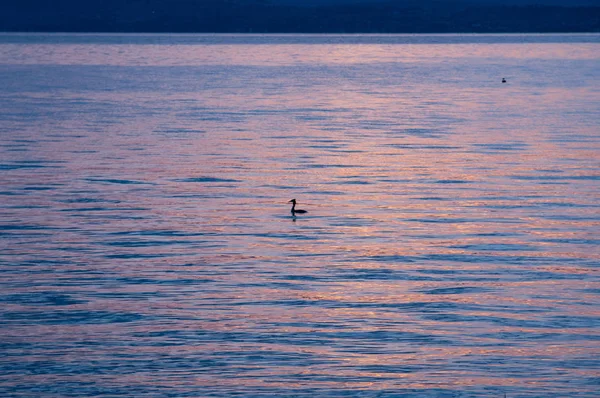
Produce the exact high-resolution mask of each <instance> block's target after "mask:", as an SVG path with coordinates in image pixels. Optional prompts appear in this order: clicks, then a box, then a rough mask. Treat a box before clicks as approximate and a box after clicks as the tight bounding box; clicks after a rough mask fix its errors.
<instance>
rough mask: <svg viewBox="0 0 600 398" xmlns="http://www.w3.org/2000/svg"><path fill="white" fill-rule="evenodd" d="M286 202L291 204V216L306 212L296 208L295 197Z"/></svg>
mask: <svg viewBox="0 0 600 398" xmlns="http://www.w3.org/2000/svg"><path fill="white" fill-rule="evenodd" d="M288 203H291V204H292V210H291V212H292V216H295V215H296V214H304V213H308V212H307V211H306V210H301V209H296V199H292V200H290V201H289V202H288Z"/></svg>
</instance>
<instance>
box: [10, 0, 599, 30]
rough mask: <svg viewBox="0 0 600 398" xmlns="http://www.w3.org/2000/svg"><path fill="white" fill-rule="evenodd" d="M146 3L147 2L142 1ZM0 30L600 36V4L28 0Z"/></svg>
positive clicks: (14, 7) (13, 9)
mask: <svg viewBox="0 0 600 398" xmlns="http://www.w3.org/2000/svg"><path fill="white" fill-rule="evenodd" d="M141 4H143V7H141V6H140V5H141ZM0 31H5V32H65V33H86V32H89V33H92V32H93V33H257V34H260V33H290V34H310V33H313V34H343V33H346V34H442V33H457V34H459V33H465V34H466V33H473V34H477V33H479V34H485V33H498V34H506V33H597V32H600V6H550V5H537V6H534V5H522V6H514V5H506V6H503V5H473V4H471V5H465V4H461V5H459V4H458V3H454V2H450V3H443V4H435V5H434V3H430V2H427V1H423V3H422V4H421V5H412V6H408V5H394V4H385V3H383V4H382V3H376V4H360V5H344V6H335V7H333V6H315V7H294V6H283V5H277V6H276V5H271V4H268V3H248V2H241V1H235V2H234V1H224V0H203V1H199V2H193V1H188V0H173V1H171V2H169V3H168V4H165V2H164V1H162V0H146V1H145V2H143V3H129V2H122V1H118V0H105V1H103V2H97V1H91V2H86V3H85V4H82V2H78V1H76V0H57V1H55V2H52V4H44V2H40V1H37V0H23V1H20V2H18V3H17V4H10V5H8V4H4V5H0Z"/></svg>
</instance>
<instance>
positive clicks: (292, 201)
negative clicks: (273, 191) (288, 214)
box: [288, 199, 296, 203]
mask: <svg viewBox="0 0 600 398" xmlns="http://www.w3.org/2000/svg"><path fill="white" fill-rule="evenodd" d="M288 203H296V199H292V200H290V201H289V202H288Z"/></svg>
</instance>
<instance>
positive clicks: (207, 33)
mask: <svg viewBox="0 0 600 398" xmlns="http://www.w3.org/2000/svg"><path fill="white" fill-rule="evenodd" d="M0 34H7V35H10V34H15V35H18V34H31V35H48V34H50V35H52V34H56V35H107V36H108V35H139V34H143V35H180V36H191V35H196V36H198V35H205V36H298V35H303V36H453V35H472V36H475V35H479V36H509V35H527V36H536V35H537V36H547V35H600V31H591V32H577V31H575V32H561V31H557V32H438V33H436V32H429V33H424V32H415V33H410V32H405V33H373V32H369V33H366V32H365V33H361V32H345V33H336V32H320V33H315V32H310V33H309V32H279V33H278V32H263V33H261V32H151V31H140V32H105V31H76V32H75V31H73V32H72V31H43V30H42V31H13V30H8V31H0Z"/></svg>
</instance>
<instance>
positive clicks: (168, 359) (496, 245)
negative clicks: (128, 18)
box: [0, 35, 600, 398]
mask: <svg viewBox="0 0 600 398" xmlns="http://www.w3.org/2000/svg"><path fill="white" fill-rule="evenodd" d="M19 37H20V39H19V42H18V43H14V40H13V39H11V38H10V37H8V38H7V37H4V36H0V39H2V40H4V42H5V43H8V44H2V40H0V51H9V52H10V53H11V54H13V55H14V56H15V57H14V60H15V62H12V63H11V61H10V59H9V60H8V61H7V60H6V59H3V60H2V61H0V120H3V121H4V122H3V123H2V125H1V126H0V198H1V201H0V245H1V246H2V247H1V252H0V304H1V306H0V332H1V333H2V339H1V342H0V349H1V350H2V355H0V375H1V376H0V395H2V396H14V397H21V396H23V397H25V396H44V397H68V396H78V397H80V396H116V395H130V396H153V397H159V396H165V397H168V396H177V397H186V396H189V397H198V396H203V397H225V396H227V397H229V396H245V397H267V396H294V397H298V396H306V397H309V396H310V397H313V396H319V397H342V396H347V397H483V396H485V397H498V398H501V397H503V396H504V394H506V396H507V397H516V396H519V397H549V396H569V397H586V398H591V397H597V391H598V384H599V383H600V379H599V377H598V370H599V369H600V360H599V359H598V358H600V350H599V349H598V347H599V340H600V332H599V331H600V316H599V315H600V313H599V308H600V278H599V276H598V275H599V274H598V265H599V260H600V252H599V250H598V243H599V239H598V238H597V236H598V231H599V228H598V227H599V225H600V224H599V223H600V218H599V216H598V215H599V214H600V213H599V210H600V204H599V203H598V197H599V193H600V190H599V185H598V180H599V178H600V173H599V171H598V170H599V168H598V166H599V165H598V153H599V150H600V147H599V146H600V141H599V137H598V129H597V120H599V119H600V109H599V108H598V103H599V101H598V100H599V98H598V90H597V89H596V88H595V87H596V82H597V81H598V78H599V77H600V76H599V70H600V69H599V68H597V65H598V54H600V51H596V50H597V49H598V43H599V42H600V40H599V39H598V36H597V35H590V36H585V43H578V42H576V41H575V42H573V40H572V38H568V39H564V40H563V39H561V36H553V39H552V40H550V39H549V38H548V37H545V38H544V40H545V41H544V46H538V47H536V51H534V52H532V53H528V51H527V48H528V47H529V46H531V44H530V43H528V42H527V40H525V41H524V42H519V39H518V38H515V37H512V38H511V37H509V36H507V37H505V38H504V39H503V40H504V41H508V43H505V42H504V41H503V44H502V46H498V45H497V44H495V43H488V42H478V41H477V40H472V39H468V38H467V39H465V42H464V43H454V42H453V43H438V42H436V41H435V40H434V41H433V42H431V43H427V42H424V43H419V46H420V47H419V48H418V49H416V50H415V48H414V47H411V46H413V44H406V43H402V42H400V43H391V44H390V43H389V39H386V40H387V41H385V42H383V43H382V44H378V42H377V40H376V38H372V37H371V38H369V42H368V43H366V44H365V43H363V44H361V45H356V46H352V45H349V44H348V43H346V42H344V43H320V44H310V43H307V42H306V41H310V40H309V39H310V38H306V37H305V38H303V39H302V43H299V44H298V43H294V40H295V39H289V40H291V41H289V42H285V40H288V39H285V37H284V38H282V37H276V38H273V40H274V42H273V43H275V44H273V45H271V44H269V40H268V38H262V39H261V41H260V43H259V44H256V43H254V42H252V40H255V39H249V40H250V42H248V43H244V41H243V40H242V39H238V40H237V41H236V42H235V43H233V44H232V43H220V42H219V40H222V38H219V37H216V38H214V40H215V42H214V43H209V44H206V43H204V42H202V43H186V44H181V43H179V42H178V40H179V41H180V40H181V38H174V39H173V40H174V41H173V42H169V39H168V38H165V37H162V38H161V44H160V45H148V46H147V47H144V40H156V38H153V37H146V36H140V37H137V38H136V39H135V40H136V43H135V44H132V45H131V46H132V49H131V51H132V53H130V54H129V55H128V57H132V56H133V55H131V54H137V56H140V57H146V58H144V60H143V62H140V64H139V65H143V66H139V65H138V66H136V65H129V64H127V65H122V64H121V63H122V60H121V59H120V58H119V55H118V54H119V53H120V52H122V51H126V49H125V48H124V47H122V44H115V43H111V42H110V40H108V41H107V39H93V36H92V38H91V39H89V42H86V40H88V39H86V38H85V37H84V38H81V37H79V38H78V37H75V38H72V39H70V40H71V41H74V42H76V43H77V45H78V46H82V47H84V48H85V49H86V51H88V52H89V53H90V54H91V55H90V57H92V56H98V54H102V52H103V51H106V54H108V55H107V57H109V58H108V59H107V60H106V61H105V64H102V63H98V62H96V63H93V64H90V62H88V61H89V59H88V60H86V61H85V62H81V60H80V58H79V56H78V57H75V58H73V59H71V61H69V59H70V58H68V57H69V56H70V54H71V51H72V50H73V49H72V48H71V47H70V45H69V44H65V43H62V44H61V43H53V42H52V39H51V38H47V37H43V36H31V38H29V39H27V40H25V39H24V38H23V37H21V36H19ZM61 37H62V36H61ZM48 40H50V42H48ZM61 40H62V39H61ZM123 40H125V39H123ZM203 40H204V41H206V40H208V39H207V38H203ZM240 40H241V42H239V41H240ZM282 40H283V41H284V43H281V41H282ZM345 40H346V39H345ZM456 40H458V39H456ZM548 40H550V42H549V43H547V41H548ZM121 41H122V40H119V42H121ZM138 41H141V42H142V43H138ZM265 41H266V42H265ZM40 43H43V45H44V46H45V47H44V49H45V50H49V49H50V47H51V49H52V51H54V53H52V54H54V55H53V56H56V54H58V55H60V54H61V51H62V52H64V54H63V55H64V57H63V58H62V59H61V62H57V64H48V63H47V62H37V63H36V61H35V57H33V58H31V52H32V51H35V49H36V48H37V47H36V46H37V45H39V44H40ZM219 43H220V44H219ZM286 43H287V44H286ZM3 45H4V46H10V48H9V49H8V50H7V49H6V48H3V47H2V46H3ZM428 46H429V47H428ZM142 47H143V48H142ZM428 48H429V49H430V50H431V52H432V53H433V54H435V57H428V56H427V54H428ZM465 48H466V49H467V50H468V51H467V53H466V54H468V55H461V54H462V51H463V50H465ZM592 49H593V50H594V51H591V50H592ZM255 51H256V52H257V54H258V55H257V58H253V57H252V54H253V53H254V52H255ZM403 53H406V54H408V56H406V57H404V56H403ZM94 54H95V55H94ZM195 54H196V55H197V54H200V55H198V56H197V58H195V57H196V55H195ZM220 54H225V55H226V56H224V58H222V59H224V60H227V62H228V63H223V64H222V65H219V66H215V62H216V61H218V60H219V59H220V58H219V56H220ZM561 54H564V55H565V57H564V58H563V57H561ZM594 54H595V55H594ZM110 57H113V58H110ZM178 57H185V59H186V62H187V63H190V62H192V61H194V60H195V61H194V62H197V63H196V64H192V65H190V64H187V65H180V62H179V61H180V60H181V59H180V58H178ZM261 57H264V58H261ZM207 59H209V60H210V62H207V61H206V60H207ZM440 59H445V60H446V62H440ZM23 60H29V61H31V62H23ZM190 60H192V61H190ZM246 60H247V64H245V62H246ZM46 61H47V60H46ZM262 62H264V64H262ZM205 63H206V64H205ZM503 76H505V77H507V78H508V81H509V82H508V84H504V85H503V84H499V83H500V79H501V78H502V77H503ZM17 77H20V78H19V79H17ZM17 80H18V84H17ZM291 198H296V199H297V200H298V203H299V207H301V208H304V209H307V210H308V211H309V212H308V213H307V214H306V215H302V216H298V217H292V216H291V215H290V212H289V210H290V209H289V205H288V203H287V202H288V200H290V199H291ZM300 205H301V206H300Z"/></svg>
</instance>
